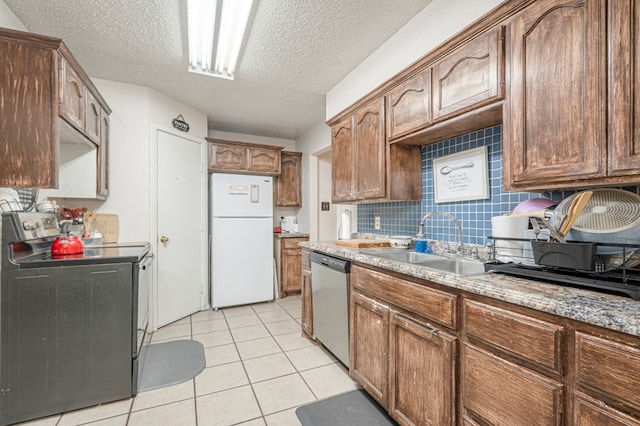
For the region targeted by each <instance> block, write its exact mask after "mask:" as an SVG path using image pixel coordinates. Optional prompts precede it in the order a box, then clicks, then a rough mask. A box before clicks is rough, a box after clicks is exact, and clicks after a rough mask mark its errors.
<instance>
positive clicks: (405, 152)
mask: <svg viewBox="0 0 640 426" xmlns="http://www.w3.org/2000/svg"><path fill="white" fill-rule="evenodd" d="M384 102H385V101H384V98H378V99H374V100H373V101H371V102H369V103H367V104H366V105H364V106H363V107H362V108H360V109H358V110H357V111H356V112H355V113H354V114H352V115H348V116H347V117H345V118H343V119H342V120H340V121H338V122H337V123H335V124H334V125H333V126H332V127H331V138H332V142H331V147H332V149H331V158H332V163H331V177H332V182H331V183H332V197H331V199H332V201H333V202H334V203H337V202H368V201H371V202H383V201H391V200H395V201H407V200H420V198H421V196H422V194H421V179H420V172H421V157H420V148H419V147H417V146H400V145H390V144H389V143H387V142H386V138H385V115H384Z"/></svg>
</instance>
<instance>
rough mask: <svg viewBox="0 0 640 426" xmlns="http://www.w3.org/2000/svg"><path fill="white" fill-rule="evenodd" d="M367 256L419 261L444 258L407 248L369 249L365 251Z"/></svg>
mask: <svg viewBox="0 0 640 426" xmlns="http://www.w3.org/2000/svg"><path fill="white" fill-rule="evenodd" d="M365 254H368V255H369V256H377V257H384V258H385V259H389V260H397V261H398V262H407V263H419V262H425V261H429V260H439V259H444V258H443V257H442V256H438V255H435V254H429V253H418V252H415V251H408V250H389V251H370V252H365Z"/></svg>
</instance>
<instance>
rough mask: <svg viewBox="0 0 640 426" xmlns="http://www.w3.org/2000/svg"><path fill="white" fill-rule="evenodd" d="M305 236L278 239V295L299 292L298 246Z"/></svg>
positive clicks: (300, 269) (299, 253) (299, 260)
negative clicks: (279, 274)
mask: <svg viewBox="0 0 640 426" xmlns="http://www.w3.org/2000/svg"><path fill="white" fill-rule="evenodd" d="M306 240H307V239H306V238H282V239H281V241H280V244H281V245H280V250H281V253H280V264H281V279H280V286H281V287H280V297H284V296H286V295H287V294H291V293H299V292H300V290H301V289H302V248H301V247H299V246H298V243H299V242H301V241H306Z"/></svg>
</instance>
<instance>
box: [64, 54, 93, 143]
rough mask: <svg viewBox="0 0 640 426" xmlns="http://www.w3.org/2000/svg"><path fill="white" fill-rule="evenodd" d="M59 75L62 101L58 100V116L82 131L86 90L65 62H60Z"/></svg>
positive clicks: (75, 73)
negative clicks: (59, 106) (60, 71)
mask: <svg viewBox="0 0 640 426" xmlns="http://www.w3.org/2000/svg"><path fill="white" fill-rule="evenodd" d="M61 70H62V73H61V75H60V80H61V86H62V99H61V100H60V105H61V108H60V115H61V116H62V118H64V119H65V120H67V122H68V123H69V124H71V125H72V126H73V127H75V128H76V129H78V130H79V131H81V132H82V131H84V123H85V110H86V107H87V99H86V88H85V86H84V83H83V82H82V80H80V76H79V75H78V73H77V72H76V71H75V70H74V69H73V67H72V66H71V65H70V64H69V63H68V62H67V61H64V60H63V61H62V67H61Z"/></svg>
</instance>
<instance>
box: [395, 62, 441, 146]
mask: <svg viewBox="0 0 640 426" xmlns="http://www.w3.org/2000/svg"><path fill="white" fill-rule="evenodd" d="M387 111H388V113H387V139H388V140H389V141H392V140H394V139H396V138H398V137H400V136H403V135H406V134H408V133H411V132H415V131H416V130H420V129H422V128H424V127H426V126H428V125H429V124H431V69H426V70H423V71H421V72H419V73H418V74H416V75H414V76H413V77H411V78H409V79H407V80H406V81H404V82H402V83H400V84H399V85H397V86H396V87H394V88H393V89H391V90H390V91H389V93H387Z"/></svg>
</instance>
